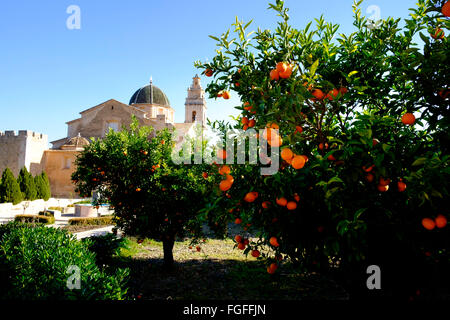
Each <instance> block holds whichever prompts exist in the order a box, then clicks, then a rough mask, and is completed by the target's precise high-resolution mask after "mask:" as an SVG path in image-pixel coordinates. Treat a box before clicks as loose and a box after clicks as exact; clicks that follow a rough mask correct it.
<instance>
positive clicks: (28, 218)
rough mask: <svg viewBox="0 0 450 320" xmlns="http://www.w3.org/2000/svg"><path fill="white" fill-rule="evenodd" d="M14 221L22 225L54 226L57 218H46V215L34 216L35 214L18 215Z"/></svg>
mask: <svg viewBox="0 0 450 320" xmlns="http://www.w3.org/2000/svg"><path fill="white" fill-rule="evenodd" d="M14 221H18V222H22V223H43V224H54V223H55V217H53V216H50V215H49V216H44V215H33V214H18V215H16V216H15V217H14Z"/></svg>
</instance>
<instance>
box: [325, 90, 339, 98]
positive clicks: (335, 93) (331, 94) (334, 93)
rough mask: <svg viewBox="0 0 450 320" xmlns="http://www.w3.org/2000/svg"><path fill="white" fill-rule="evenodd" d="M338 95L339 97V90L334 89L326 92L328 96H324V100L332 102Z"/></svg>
mask: <svg viewBox="0 0 450 320" xmlns="http://www.w3.org/2000/svg"><path fill="white" fill-rule="evenodd" d="M338 95H339V90H338V89H336V88H334V89H333V90H331V91H329V92H328V94H327V95H326V98H327V99H328V100H330V101H333V100H334V99H336V97H337V96H338Z"/></svg>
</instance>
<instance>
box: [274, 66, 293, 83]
mask: <svg viewBox="0 0 450 320" xmlns="http://www.w3.org/2000/svg"><path fill="white" fill-rule="evenodd" d="M293 68H294V66H293V65H292V64H290V63H287V62H278V63H277V65H276V68H275V69H273V70H271V71H270V80H274V81H278V80H280V78H282V79H287V78H289V77H290V76H291V75H292V70H293Z"/></svg>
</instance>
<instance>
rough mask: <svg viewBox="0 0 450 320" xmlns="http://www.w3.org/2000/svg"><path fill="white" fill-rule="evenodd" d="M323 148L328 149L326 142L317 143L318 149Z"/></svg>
mask: <svg viewBox="0 0 450 320" xmlns="http://www.w3.org/2000/svg"><path fill="white" fill-rule="evenodd" d="M323 148H325V149H328V143H326V142H325V144H323V143H322V142H321V143H319V150H323Z"/></svg>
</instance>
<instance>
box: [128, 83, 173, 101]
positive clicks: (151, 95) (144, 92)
mask: <svg viewBox="0 0 450 320" xmlns="http://www.w3.org/2000/svg"><path fill="white" fill-rule="evenodd" d="M133 103H151V104H159V105H162V106H167V107H168V106H170V103H169V99H167V96H166V94H165V93H164V92H163V91H162V90H161V89H160V88H158V87H157V86H154V85H153V84H152V83H151V82H150V84H149V85H146V86H145V87H142V88H140V89H139V90H137V91H136V92H135V93H134V94H133V96H132V97H131V99H130V103H129V104H133Z"/></svg>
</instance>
